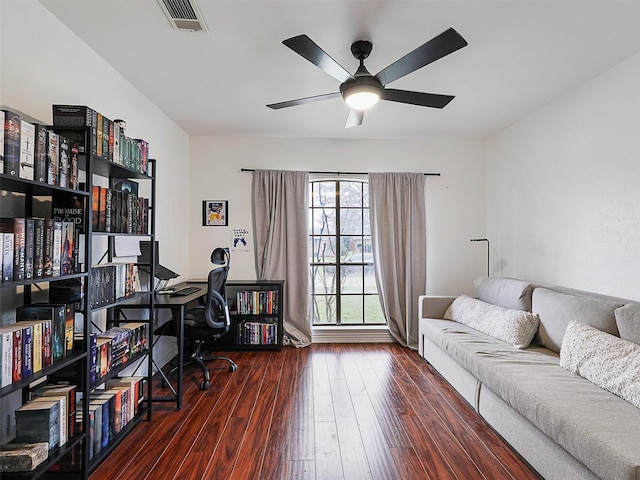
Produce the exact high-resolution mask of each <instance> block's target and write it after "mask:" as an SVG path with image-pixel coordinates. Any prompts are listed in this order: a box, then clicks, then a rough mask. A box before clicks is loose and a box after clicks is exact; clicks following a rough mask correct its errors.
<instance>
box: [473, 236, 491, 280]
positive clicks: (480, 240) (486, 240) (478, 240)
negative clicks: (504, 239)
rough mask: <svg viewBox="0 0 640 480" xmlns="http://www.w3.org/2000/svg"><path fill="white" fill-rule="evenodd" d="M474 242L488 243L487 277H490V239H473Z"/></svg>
mask: <svg viewBox="0 0 640 480" xmlns="http://www.w3.org/2000/svg"><path fill="white" fill-rule="evenodd" d="M471 241H472V242H487V277H488V276H489V265H491V263H490V262H489V252H490V251H491V248H490V246H489V239H488V238H472V239H471Z"/></svg>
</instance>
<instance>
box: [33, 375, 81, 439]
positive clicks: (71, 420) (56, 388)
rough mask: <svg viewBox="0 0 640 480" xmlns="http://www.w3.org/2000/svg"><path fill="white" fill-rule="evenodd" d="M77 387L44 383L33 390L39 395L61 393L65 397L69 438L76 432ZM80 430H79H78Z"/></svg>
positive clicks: (46, 395)
mask: <svg viewBox="0 0 640 480" xmlns="http://www.w3.org/2000/svg"><path fill="white" fill-rule="evenodd" d="M77 390H78V389H77V387H76V386H75V385H45V386H44V387H41V388H39V389H38V390H36V391H35V392H34V394H35V395H37V396H40V397H51V396H58V395H62V396H64V397H66V400H67V402H66V404H67V417H66V422H67V434H68V437H67V438H71V437H73V436H74V435H75V432H76V419H77V412H76V394H77ZM78 431H81V430H78Z"/></svg>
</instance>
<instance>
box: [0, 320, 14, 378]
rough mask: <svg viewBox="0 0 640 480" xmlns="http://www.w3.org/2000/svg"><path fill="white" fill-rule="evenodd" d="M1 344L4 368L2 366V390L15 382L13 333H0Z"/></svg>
mask: <svg viewBox="0 0 640 480" xmlns="http://www.w3.org/2000/svg"><path fill="white" fill-rule="evenodd" d="M0 344H2V357H0V358H2V366H0V369H1V372H0V388H3V387H6V386H7V385H11V382H13V332H11V331H6V330H4V331H2V332H0Z"/></svg>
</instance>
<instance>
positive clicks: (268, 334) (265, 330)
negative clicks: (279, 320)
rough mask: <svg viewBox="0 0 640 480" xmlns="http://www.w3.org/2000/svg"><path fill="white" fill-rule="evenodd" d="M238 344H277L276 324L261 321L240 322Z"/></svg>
mask: <svg viewBox="0 0 640 480" xmlns="http://www.w3.org/2000/svg"><path fill="white" fill-rule="evenodd" d="M237 340H238V345H277V344H278V325H277V324H275V323H263V322H240V323H239V324H238V337H237Z"/></svg>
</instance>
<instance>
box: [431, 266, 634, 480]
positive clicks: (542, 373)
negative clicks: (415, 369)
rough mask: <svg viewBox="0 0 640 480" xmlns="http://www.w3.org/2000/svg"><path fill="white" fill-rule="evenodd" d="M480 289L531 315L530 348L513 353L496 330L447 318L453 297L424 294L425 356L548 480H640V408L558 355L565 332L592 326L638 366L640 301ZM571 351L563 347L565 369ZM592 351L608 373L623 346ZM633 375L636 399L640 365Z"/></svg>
mask: <svg viewBox="0 0 640 480" xmlns="http://www.w3.org/2000/svg"><path fill="white" fill-rule="evenodd" d="M477 290H478V298H477V299H472V300H473V301H475V302H478V301H481V302H484V303H488V304H490V305H492V306H496V307H497V308H502V309H509V311H512V310H521V311H529V312H532V313H531V315H532V316H534V317H535V319H536V326H535V327H534V328H535V329H536V330H535V336H534V338H533V341H532V342H531V344H530V345H528V347H527V348H516V347H514V346H512V345H510V344H508V343H505V342H504V341H501V340H498V339H497V338H494V337H495V332H491V333H492V334H493V336H491V335H488V334H486V333H482V332H480V331H478V330H477V329H475V328H472V327H470V326H468V325H465V324H463V323H460V319H458V321H453V320H447V319H445V318H444V317H445V312H448V316H449V317H451V315H452V314H453V313H455V311H456V310H455V308H451V309H450V307H451V306H452V302H453V301H454V299H455V298H456V297H433V296H421V297H420V299H419V302H420V304H419V316H420V320H419V322H420V334H419V336H420V342H419V354H420V355H421V356H423V357H424V358H425V359H426V360H427V361H428V362H429V363H430V364H431V365H432V366H433V367H434V368H435V369H436V370H437V371H438V372H439V373H440V374H441V375H442V376H443V377H444V378H445V379H446V380H447V381H448V382H449V383H450V384H451V385H452V386H453V387H454V388H455V389H456V390H457V391H458V392H459V393H460V394H461V395H462V396H463V397H464V398H465V400H466V401H467V402H468V403H469V404H470V405H471V406H472V407H473V408H474V409H475V410H476V411H477V412H478V413H479V414H480V415H481V416H482V417H483V418H485V419H486V420H487V422H488V423H489V424H490V425H491V426H492V427H493V428H494V429H495V430H496V431H497V432H498V433H499V434H500V435H501V436H502V437H503V438H504V439H505V440H506V441H507V442H508V443H509V444H510V445H511V446H512V447H513V448H514V449H515V450H516V451H517V452H518V453H519V454H520V455H521V456H522V457H523V458H524V459H525V460H526V461H527V462H528V463H529V464H530V465H531V466H532V467H533V468H534V469H536V471H538V473H539V474H540V475H542V476H543V477H544V478H545V479H547V480H555V479H557V480H581V479H590V480H593V479H603V480H604V479H606V480H640V405H636V404H633V403H631V402H630V401H627V400H625V399H623V398H621V397H620V396H617V395H614V394H613V393H610V392H609V391H607V390H605V389H603V388H600V387H599V386H596V384H594V383H592V381H590V380H587V379H586V378H583V377H582V376H580V375H578V374H576V373H573V372H572V371H569V370H568V369H567V365H564V367H565V368H563V366H561V365H560V362H561V356H560V353H559V352H560V349H561V347H563V340H565V338H564V335H565V331H568V330H567V327H568V326H569V325H572V326H574V327H582V326H583V325H584V324H586V325H591V326H593V327H595V328H597V331H595V333H596V334H597V335H600V334H602V333H601V332H607V333H608V334H611V335H614V336H615V338H614V337H610V336H608V335H605V334H602V335H603V336H606V339H605V340H607V341H608V340H611V341H614V342H615V341H618V342H620V343H623V344H624V345H625V346H626V347H629V348H630V349H631V352H632V353H631V354H629V357H625V358H624V359H623V361H624V362H625V363H626V360H627V358H628V359H630V360H633V362H635V363H633V362H632V365H636V366H640V345H637V344H638V343H640V304H637V303H634V302H629V301H625V300H620V299H614V298H610V297H602V296H598V295H593V294H589V293H587V292H579V291H571V290H567V289H563V288H557V287H542V286H535V285H531V284H529V283H527V282H524V281H521V280H515V279H498V278H485V279H483V280H482V281H481V282H479V284H478V285H477ZM460 301H462V299H461V300H458V301H457V302H460ZM622 307H624V308H622ZM490 308H493V307H490ZM448 309H449V310H448ZM452 312H453V313H452ZM572 321H573V322H579V323H580V325H576V324H575V323H572ZM465 323H466V322H465ZM471 324H473V322H471ZM620 325H623V327H622V328H618V327H619V326H620ZM475 326H476V327H477V326H478V325H477V324H476V325H475ZM480 328H483V327H482V326H481V327H480ZM590 331H593V330H590ZM622 331H624V335H622V336H623V339H620V338H618V337H620V332H622ZM532 335H533V333H532ZM498 336H499V335H498ZM573 338H574V336H573V333H572V334H571V339H573ZM576 338H578V337H576ZM598 338H599V337H598ZM568 340H569V339H567V343H568ZM576 342H578V341H577V340H576ZM597 342H599V340H597ZM578 343H579V342H578ZM605 343H606V342H605ZM574 344H575V342H574ZM598 344H599V343H598ZM616 345H617V344H616ZM636 347H638V348H636ZM570 348H574V347H572V346H571V344H568V345H565V347H563V357H564V358H563V359H562V361H563V362H565V363H567V362H570V361H571V357H570V355H569V353H568V352H569V350H570ZM576 348H577V349H578V350H580V349H582V348H583V347H582V346H579V347H576ZM589 348H591V349H592V351H591V352H590V353H589V355H592V354H595V357H597V358H596V359H595V360H594V361H595V362H596V364H597V362H602V367H603V370H604V371H605V373H607V368H608V366H609V365H614V361H613V360H611V361H609V360H608V359H607V358H608V354H609V353H615V351H617V350H618V348H617V347H612V348H608V349H602V350H603V351H602V352H598V351H597V350H598V349H597V347H596V348H595V349H594V348H593V347H589ZM594 352H595V353H594ZM578 353H580V354H581V352H578ZM601 354H602V355H603V359H600V355H601ZM612 368H613V367H612ZM624 368H626V367H624ZM608 373H611V372H608ZM584 375H587V374H584ZM629 375H630V380H629V379H627V380H628V381H627V384H626V385H623V388H626V389H627V390H625V395H626V392H627V391H631V392H632V393H634V394H636V395H637V393H638V392H640V368H639V369H638V371H637V372H636V371H635V370H631V373H630V374H629V372H626V373H625V376H629ZM595 381H596V383H597V382H598V381H600V380H599V379H597V380H595ZM634 382H635V383H634ZM632 400H635V398H632Z"/></svg>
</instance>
